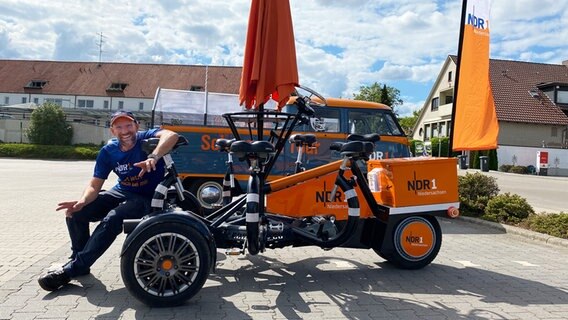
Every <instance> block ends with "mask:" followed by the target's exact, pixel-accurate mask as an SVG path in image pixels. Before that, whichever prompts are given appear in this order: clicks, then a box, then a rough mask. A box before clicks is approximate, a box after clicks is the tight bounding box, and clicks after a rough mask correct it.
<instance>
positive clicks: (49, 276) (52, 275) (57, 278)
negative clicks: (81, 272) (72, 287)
mask: <svg viewBox="0 0 568 320" xmlns="http://www.w3.org/2000/svg"><path fill="white" fill-rule="evenodd" d="M69 281H71V278H70V277H69V276H68V275H67V274H66V273H65V271H63V268H59V269H57V270H54V271H49V272H48V273H46V274H44V275H42V276H41V277H39V279H38V280H37V282H38V283H39V286H40V287H41V288H42V289H43V290H46V291H55V290H57V289H59V288H60V287H62V286H64V285H66V284H68V283H69Z"/></svg>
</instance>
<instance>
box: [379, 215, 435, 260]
mask: <svg viewBox="0 0 568 320" xmlns="http://www.w3.org/2000/svg"><path fill="white" fill-rule="evenodd" d="M389 236H390V237H391V238H390V239H389V240H390V241H392V244H393V247H394V250H392V251H390V252H382V251H381V250H377V249H375V252H376V253H377V254H378V255H379V256H381V257H382V258H384V259H386V260H387V261H389V262H391V263H393V264H394V265H395V266H397V267H399V268H402V269H420V268H423V267H425V266H427V265H428V264H430V263H431V262H432V261H433V260H434V259H435V258H436V256H437V255H438V252H439V251H440V247H441V245H442V229H441V228H440V224H439V223H438V220H436V218H435V217H433V216H428V217H423V216H413V217H408V218H405V219H403V220H401V221H400V222H399V223H398V224H397V225H396V227H395V228H394V231H393V233H392V234H391V235H389Z"/></svg>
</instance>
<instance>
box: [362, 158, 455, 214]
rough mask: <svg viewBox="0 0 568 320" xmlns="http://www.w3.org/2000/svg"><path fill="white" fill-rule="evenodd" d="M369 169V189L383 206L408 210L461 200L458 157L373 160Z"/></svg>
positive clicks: (370, 161)
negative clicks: (410, 207)
mask: <svg viewBox="0 0 568 320" xmlns="http://www.w3.org/2000/svg"><path fill="white" fill-rule="evenodd" d="M367 168H368V170H369V171H368V180H369V187H370V188H371V191H373V196H374V197H375V199H376V200H377V202H378V203H381V204H383V205H386V206H389V207H407V206H424V205H436V204H455V203H456V202H458V201H459V200H458V174H457V162H456V159H455V158H428V157H419V158H394V159H384V160H369V161H368V162H367ZM458 206H459V204H458Z"/></svg>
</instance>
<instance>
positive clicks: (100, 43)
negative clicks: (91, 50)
mask: <svg viewBox="0 0 568 320" xmlns="http://www.w3.org/2000/svg"><path fill="white" fill-rule="evenodd" d="M97 34H98V35H99V42H98V43H97V45H98V46H99V65H98V66H99V67H100V66H101V63H102V56H103V43H104V40H103V38H104V36H103V33H102V32H99V33H97Z"/></svg>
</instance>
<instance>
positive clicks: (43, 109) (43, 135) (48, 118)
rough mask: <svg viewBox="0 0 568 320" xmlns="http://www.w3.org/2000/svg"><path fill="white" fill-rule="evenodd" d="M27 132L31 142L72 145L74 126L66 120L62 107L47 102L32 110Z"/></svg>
mask: <svg viewBox="0 0 568 320" xmlns="http://www.w3.org/2000/svg"><path fill="white" fill-rule="evenodd" d="M27 134H28V138H29V139H30V142H31V143H35V144H44V145H70V144H71V139H72V138H73V128H72V127H71V126H70V125H69V124H68V123H67V122H66V121H65V113H64V112H63V110H62V109H61V107H60V106H59V105H56V104H54V103H50V102H47V103H44V104H43V105H41V106H40V107H38V108H37V109H35V110H34V111H33V112H32V118H31V122H30V127H29V128H28V130H27Z"/></svg>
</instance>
